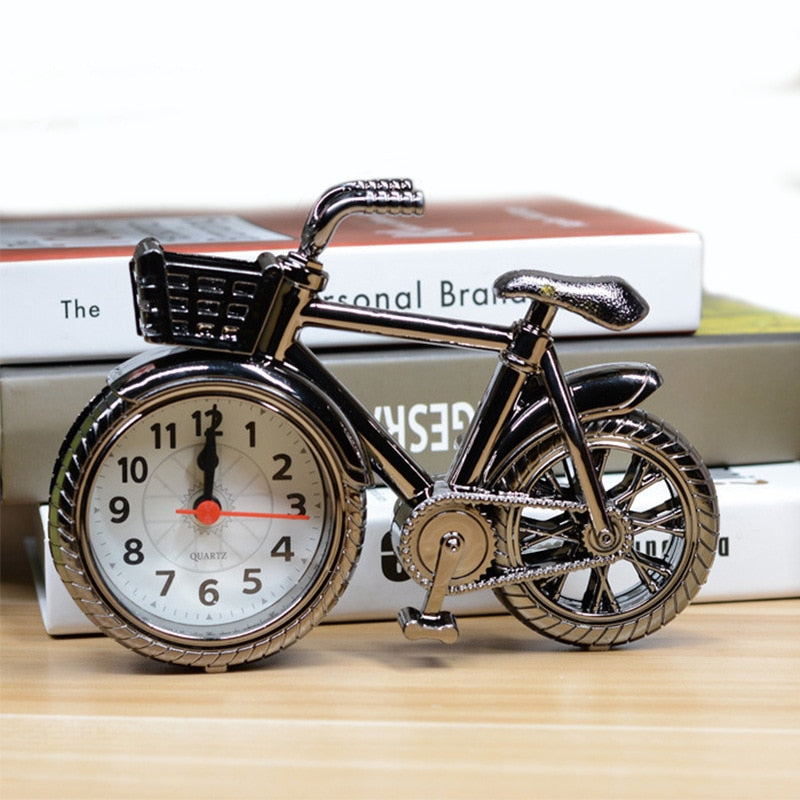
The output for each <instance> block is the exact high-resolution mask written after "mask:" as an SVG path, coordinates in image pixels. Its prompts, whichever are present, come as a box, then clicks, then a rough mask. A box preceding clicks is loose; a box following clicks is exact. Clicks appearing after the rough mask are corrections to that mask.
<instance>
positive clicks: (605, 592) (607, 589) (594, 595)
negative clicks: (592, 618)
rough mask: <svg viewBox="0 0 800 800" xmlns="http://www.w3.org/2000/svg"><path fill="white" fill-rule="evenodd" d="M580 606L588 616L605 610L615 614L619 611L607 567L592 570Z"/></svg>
mask: <svg viewBox="0 0 800 800" xmlns="http://www.w3.org/2000/svg"><path fill="white" fill-rule="evenodd" d="M581 605H582V607H583V610H584V612H586V613H588V614H599V613H601V612H602V611H606V610H608V611H611V612H613V613H617V612H618V611H619V610H620V608H619V603H618V602H617V598H616V597H615V595H614V592H613V591H612V589H611V585H610V583H609V580H608V567H607V566H606V567H596V568H595V569H593V570H592V572H591V575H590V577H589V582H588V584H587V586H586V591H585V592H584V594H583V600H582V601H581Z"/></svg>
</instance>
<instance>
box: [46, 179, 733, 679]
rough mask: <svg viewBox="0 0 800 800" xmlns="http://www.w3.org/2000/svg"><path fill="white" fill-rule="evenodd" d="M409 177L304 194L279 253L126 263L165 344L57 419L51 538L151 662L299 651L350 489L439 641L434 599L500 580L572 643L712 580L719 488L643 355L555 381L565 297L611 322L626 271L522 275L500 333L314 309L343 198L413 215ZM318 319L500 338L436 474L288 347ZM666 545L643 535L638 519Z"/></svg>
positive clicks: (663, 613)
mask: <svg viewBox="0 0 800 800" xmlns="http://www.w3.org/2000/svg"><path fill="white" fill-rule="evenodd" d="M422 208H423V198H422V195H421V193H419V192H417V191H415V190H414V188H413V186H412V184H411V182H410V181H406V180H378V181H353V182H349V183H344V184H341V185H339V186H335V187H333V188H332V189H330V190H329V191H327V192H326V193H325V194H324V195H322V197H321V198H320V199H319V200H318V201H317V203H316V204H315V206H314V207H313V208H312V210H311V212H310V214H309V216H308V219H307V221H306V224H305V226H304V229H303V232H302V237H301V241H300V245H299V247H298V249H297V250H296V251H295V252H292V253H290V254H289V255H286V256H280V257H275V256H273V255H271V254H269V253H263V254H262V255H261V256H259V257H258V259H256V260H255V261H254V262H245V261H238V260H233V259H228V258H220V257H207V256H199V255H181V254H177V253H170V252H165V251H164V250H163V249H162V247H161V245H160V244H159V242H158V241H156V240H155V239H145V240H143V241H142V242H140V243H139V245H138V246H137V247H136V251H135V253H134V255H133V260H132V261H131V276H132V284H133V294H134V300H135V306H136V311H137V322H138V326H139V332H140V333H141V335H142V336H143V337H144V338H145V339H146V340H147V341H149V342H153V343H156V344H161V345H164V347H163V348H162V349H159V350H155V351H152V352H148V353H145V354H142V355H140V356H137V357H135V358H133V359H131V360H130V361H128V362H126V363H125V364H123V365H121V366H120V367H117V368H116V369H114V370H113V371H112V372H111V373H110V374H109V376H108V381H107V385H106V387H105V388H104V389H103V390H102V391H101V392H100V393H99V394H98V395H97V396H96V397H95V398H94V399H93V400H92V401H91V402H90V403H89V405H88V407H87V408H86V409H85V410H84V412H83V413H82V414H81V415H80V416H79V417H78V419H77V420H76V421H75V423H74V425H73V426H72V428H71V430H70V431H69V433H68V434H67V436H66V439H65V441H64V443H63V445H62V448H61V451H60V453H59V455H58V458H57V461H56V464H55V468H54V474H53V481H52V487H51V499H50V512H49V540H50V550H51V554H52V557H53V559H54V562H55V565H56V568H57V570H58V572H59V574H60V576H61V578H62V579H63V581H64V583H65V584H66V586H67V589H68V590H69V592H70V593H71V594H72V596H73V598H74V599H75V600H76V601H77V603H78V604H79V605H80V607H81V608H82V609H83V611H84V612H85V613H86V614H87V615H88V616H89V617H90V618H91V619H92V620H93V621H94V622H95V623H96V624H97V625H98V626H99V628H100V629H101V630H103V631H104V632H105V633H106V634H108V635H109V636H111V637H113V638H115V639H117V640H118V641H120V642H121V643H122V644H123V645H125V646H127V647H129V648H131V649H132V650H135V651H137V652H139V653H141V654H143V655H146V656H151V657H153V658H156V659H160V660H162V661H167V662H173V663H175V664H182V665H191V666H196V667H202V668H205V669H206V670H207V671H221V670H224V669H226V668H227V667H228V666H231V665H234V664H240V663H243V662H248V661H252V660H254V659H259V658H262V657H264V656H268V655H270V654H272V653H275V652H276V651H278V650H280V649H282V648H285V647H287V646H288V645H291V644H292V643H293V642H295V641H296V640H297V639H299V638H300V637H301V636H303V635H304V634H306V633H307V632H308V631H309V630H311V628H313V627H314V626H315V625H316V624H317V623H319V622H320V620H322V618H323V617H324V616H325V614H326V612H328V611H329V610H330V609H331V607H332V606H333V605H334V604H335V603H336V601H337V598H339V596H340V595H341V594H342V592H343V591H344V590H345V588H346V586H347V583H348V578H349V576H350V574H351V572H352V570H353V568H354V566H355V564H356V561H357V559H358V555H359V550H360V548H361V543H362V538H363V535H364V522H365V507H366V503H365V492H366V489H367V488H368V487H370V486H372V485H375V484H376V483H379V482H383V483H385V484H386V485H387V486H389V487H391V489H392V490H393V491H394V492H395V493H396V495H397V498H398V499H397V505H396V512H395V520H394V526H393V534H394V543H395V550H396V553H397V557H398V559H399V561H400V563H401V564H402V567H403V569H404V570H405V571H406V572H407V573H408V575H409V576H411V578H413V579H414V580H415V581H417V582H418V583H419V584H421V586H423V587H424V588H425V590H426V595H425V602H424V606H423V607H422V608H419V609H417V608H405V609H402V610H400V611H399V615H398V618H399V621H400V624H401V627H402V629H403V631H404V633H405V635H406V636H407V637H409V638H411V639H437V640H440V641H444V642H453V641H455V639H456V638H457V636H458V627H457V624H456V620H455V619H454V617H453V615H452V614H451V613H449V612H448V611H447V610H446V608H445V606H446V603H447V598H448V596H451V595H453V594H459V593H462V592H470V591H477V590H483V589H491V590H493V591H494V592H495V593H496V594H497V595H498V597H499V598H500V600H501V601H502V602H503V604H504V605H505V607H506V608H507V609H508V611H509V612H510V613H511V614H513V615H514V616H515V617H517V618H519V619H520V620H521V621H522V622H523V623H525V624H526V625H527V626H529V627H531V628H533V629H534V630H536V631H538V632H540V633H542V634H544V635H545V636H549V637H552V638H554V639H557V640H559V641H562V642H567V643H570V644H574V645H577V646H579V647H584V648H608V647H610V646H613V645H619V644H623V643H626V642H630V641H633V640H635V639H638V638H640V637H642V636H644V635H646V634H649V633H652V632H653V631H655V630H656V629H658V628H660V627H661V626H662V625H664V624H665V623H667V622H669V621H670V620H671V619H673V618H674V617H675V615H676V614H678V613H679V612H680V611H681V610H682V609H683V608H684V607H685V606H686V605H687V604H688V603H689V601H690V600H691V598H692V597H693V596H694V595H695V594H696V592H697V591H698V589H699V588H700V586H701V585H702V584H703V583H704V582H705V580H706V577H707V575H708V572H709V569H710V567H711V564H712V561H713V557H714V553H715V551H716V540H717V536H718V511H717V503H716V496H715V492H714V487H713V483H712V481H711V479H710V477H709V474H708V471H707V470H706V468H705V466H704V465H703V463H702V461H701V460H700V458H699V456H698V455H697V453H696V452H695V450H694V449H693V448H692V447H691V445H689V444H688V443H687V442H686V441H685V440H684V439H683V438H682V436H681V435H680V434H679V433H677V432H676V431H675V430H673V429H672V428H671V427H670V426H669V425H667V424H666V423H664V422H662V421H661V420H659V419H656V418H654V417H652V416H650V415H649V414H647V413H645V412H643V411H642V410H640V409H638V408H637V406H638V405H639V404H640V403H641V402H642V401H643V400H644V399H645V398H646V397H648V396H649V395H650V394H651V393H652V392H654V391H655V390H656V389H657V388H658V386H659V385H660V380H661V379H660V377H659V375H658V373H657V371H656V370H655V369H654V368H653V367H652V366H650V365H648V364H634V363H630V364H612V365H601V366H595V367H590V368H585V369H581V370H577V371H574V372H570V373H567V374H564V373H563V372H562V370H561V367H560V366H559V362H558V358H557V355H556V351H555V348H554V345H553V340H552V337H551V336H550V333H549V329H550V326H551V323H552V321H553V317H554V315H555V314H556V312H557V311H558V310H565V311H568V312H572V313H576V314H580V315H581V316H583V317H585V318H586V319H588V320H590V321H592V322H594V323H597V324H598V325H602V326H605V327H606V328H610V329H612V330H624V329H627V328H629V327H631V326H633V325H635V324H636V323H637V322H639V321H640V320H641V319H642V318H643V317H644V316H645V314H646V313H647V311H648V307H647V304H646V303H645V301H644V300H643V299H642V298H641V297H640V296H639V295H638V294H637V293H636V292H635V291H634V290H633V289H632V288H631V287H630V286H629V285H628V284H626V283H625V282H624V281H622V280H620V279H617V278H611V277H602V278H570V277H565V276H559V275H553V274H549V273H544V272H535V271H530V270H519V271H514V272H509V273H506V274H504V275H501V276H500V277H499V278H498V279H497V280H496V282H495V287H494V288H495V291H496V293H497V294H498V295H500V296H502V297H513V298H527V299H528V300H529V301H530V302H529V305H528V309H527V313H526V314H525V316H524V318H522V319H521V320H520V321H519V322H517V323H516V324H514V325H513V326H511V327H508V328H506V327H501V326H494V325H485V324H477V323H469V322H456V321H454V320H448V319H439V318H433V319H432V318H429V317H424V316H421V315H414V314H411V313H401V312H389V311H386V310H380V311H379V310H376V309H369V308H363V307H355V306H350V305H343V304H337V303H331V302H326V301H323V300H322V299H320V298H319V297H318V293H319V292H320V290H321V289H322V288H323V287H324V285H325V282H326V278H327V276H326V274H325V272H324V271H323V270H322V265H321V263H320V260H319V257H320V254H321V253H322V251H323V249H324V247H325V246H326V245H327V243H328V241H329V240H330V238H331V236H332V235H333V233H334V231H335V229H336V227H337V226H338V224H339V223H340V222H341V221H342V220H343V219H344V218H345V217H346V216H347V215H349V214H352V213H356V212H360V213H379V214H387V213H388V214H419V213H422ZM312 325H313V326H324V327H327V328H333V329H346V330H349V331H360V332H364V333H370V334H382V335H384V336H395V337H402V338H404V339H407V340H413V341H419V342H427V343H433V344H438V345H447V346H455V347H466V348H480V349H484V350H489V351H494V352H496V353H497V354H498V356H499V358H498V363H497V367H496V369H495V372H494V374H493V376H492V378H491V380H490V383H489V385H488V387H487V389H486V392H485V394H484V396H483V399H482V401H481V403H480V406H479V408H478V410H477V412H476V414H475V416H474V418H473V420H472V422H471V425H470V428H469V429H468V431H467V433H466V435H465V436H464V438H463V441H462V442H461V443H460V445H459V449H458V451H457V452H456V455H455V458H454V461H453V464H452V466H451V467H450V470H449V472H448V473H447V474H446V475H442V476H432V475H429V474H427V472H426V471H425V470H424V469H423V468H422V467H421V466H420V465H419V464H418V463H417V462H416V461H414V460H413V459H412V458H411V456H410V455H409V454H408V453H407V452H406V451H405V450H404V449H403V448H402V447H400V445H399V444H398V443H397V442H396V441H394V439H392V437H391V436H390V435H389V434H388V433H387V432H386V431H385V430H384V429H383V428H382V427H381V426H380V425H379V424H378V423H377V422H376V420H375V418H374V417H373V416H372V415H371V414H370V413H369V412H368V411H367V409H365V408H364V407H363V406H362V405H361V404H360V403H359V402H358V401H357V400H355V399H354V398H353V396H352V395H351V394H350V393H349V392H348V390H347V389H346V388H345V387H344V386H343V385H341V384H340V383H339V382H338V381H337V380H336V379H335V378H334V377H333V376H332V375H331V374H330V373H329V372H328V371H327V370H326V369H325V368H324V367H323V366H322V364H321V363H320V362H319V361H318V360H317V359H316V358H315V357H314V355H313V354H312V353H311V352H310V351H309V350H308V349H307V348H306V347H305V346H304V345H303V344H302V343H301V342H300V341H299V337H298V333H299V331H300V330H301V329H302V328H304V327H305V326H312ZM654 533H655V534H657V536H658V537H659V539H660V547H659V553H658V555H653V554H646V553H645V552H640V551H639V550H638V549H637V548H636V547H635V543H636V538H637V536H639V535H640V534H647V535H649V536H651V537H652V535H653V534H654Z"/></svg>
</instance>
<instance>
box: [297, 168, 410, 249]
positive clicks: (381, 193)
mask: <svg viewBox="0 0 800 800" xmlns="http://www.w3.org/2000/svg"><path fill="white" fill-rule="evenodd" d="M424 208H425V199H424V197H423V195H422V192H418V191H415V190H414V186H413V184H412V182H411V181H410V180H408V179H406V178H399V179H388V180H370V181H349V182H347V183H343V184H339V185H338V186H333V187H331V188H330V189H328V191H327V192H325V193H324V194H323V195H322V197H320V199H319V200H318V201H317V203H316V205H315V206H314V208H312V209H311V212H310V213H309V215H308V218H307V219H306V223H305V226H304V227H303V233H302V235H301V237H300V248H299V252H300V254H301V255H302V256H305V257H307V258H316V257H317V256H318V255H319V254H320V253H321V252H322V251H323V250H324V249H325V246H326V245H327V244H328V242H329V241H330V239H331V237H332V236H333V234H334V231H335V230H336V228H337V227H338V226H339V223H340V222H341V221H342V220H343V219H344V218H345V217H347V216H349V215H350V214H356V213H363V214H405V215H409V214H422V212H423V211H424Z"/></svg>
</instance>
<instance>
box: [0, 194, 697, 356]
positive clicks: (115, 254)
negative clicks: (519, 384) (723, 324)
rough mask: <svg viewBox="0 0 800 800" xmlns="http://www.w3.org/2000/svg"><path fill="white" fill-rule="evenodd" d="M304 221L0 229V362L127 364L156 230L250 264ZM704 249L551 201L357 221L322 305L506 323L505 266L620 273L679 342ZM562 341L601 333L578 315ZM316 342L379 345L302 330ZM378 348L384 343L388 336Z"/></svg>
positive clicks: (692, 324) (649, 324)
mask: <svg viewBox="0 0 800 800" xmlns="http://www.w3.org/2000/svg"><path fill="white" fill-rule="evenodd" d="M304 219H305V212H297V211H295V212H281V211H275V212H266V213H262V214H249V215H233V214H220V215H205V216H199V215H185V216H171V217H154V216H150V217H109V218H98V219H88V218H79V219H38V220H31V219H4V220H0V364H2V363H5V364H12V363H32V362H42V361H67V360H99V359H110V358H120V359H121V358H125V357H127V356H129V355H132V354H134V353H137V352H139V351H141V350H142V349H144V343H143V341H142V340H141V339H140V338H139V337H138V336H137V334H136V326H135V319H134V311H133V302H132V298H131V291H130V278H129V275H128V263H129V261H130V258H131V256H132V253H133V249H134V247H135V245H136V243H137V242H138V241H139V240H140V239H141V238H143V237H145V236H148V235H153V236H156V238H158V239H159V240H160V241H161V243H162V245H163V246H164V248H165V249H166V250H172V251H176V252H182V253H204V254H212V255H224V256H228V257H235V258H241V259H245V260H253V259H255V257H256V256H257V255H258V254H259V253H261V252H263V251H269V252H272V253H274V254H276V255H280V254H282V253H286V252H288V251H290V250H292V249H294V248H295V247H297V245H298V241H297V238H296V237H298V236H299V235H300V232H301V230H302V226H303V222H304ZM702 257H703V253H702V241H701V238H700V236H699V235H698V234H697V233H695V232H693V231H690V230H686V229H684V228H680V227H676V226H673V225H668V224H665V223H661V222H657V221H653V220H647V219H643V218H639V217H636V216H632V215H630V214H624V213H621V212H618V211H615V210H612V209H607V208H598V207H595V206H589V205H585V204H581V203H575V202H571V201H568V200H560V199H557V198H551V197H539V198H535V197H534V198H530V199H528V200H515V201H508V202H499V201H492V202H484V203H469V204H467V203H463V204H443V205H441V206H437V205H436V204H435V203H429V206H428V210H427V211H426V213H425V215H424V216H422V217H414V218H409V217H392V216H380V215H353V216H352V217H350V218H348V219H347V220H345V221H344V222H343V223H342V225H341V226H340V228H339V229H338V230H337V232H336V234H335V236H334V237H333V240H332V242H331V244H330V246H329V247H328V248H327V249H326V250H325V251H324V252H323V254H322V261H323V264H324V267H325V270H326V272H327V273H328V275H329V282H328V285H327V287H326V289H325V290H324V291H323V292H322V293H321V297H323V298H325V299H328V300H331V301H335V302H343V303H350V304H354V305H357V306H370V307H376V308H385V309H388V310H392V311H409V312H413V313H420V314H424V315H426V316H430V317H445V318H452V319H456V320H470V321H476V322H483V323H490V324H500V325H507V324H511V323H512V322H514V321H515V320H516V319H518V318H520V317H521V316H523V315H524V313H525V310H526V308H527V301H525V300H519V299H518V298H514V299H496V298H495V297H494V294H493V291H492V286H493V283H494V280H495V278H497V277H498V276H499V275H500V274H502V273H503V272H506V271H508V270H512V269H539V270H544V271H547V272H555V273H559V274H566V275H593V276H598V275H617V276H619V277H621V278H624V279H625V280H627V281H628V282H629V283H630V284H631V285H632V286H633V287H634V288H635V289H636V290H637V291H638V292H639V293H640V294H641V295H642V296H644V298H645V299H646V300H647V301H648V303H649V304H650V314H649V315H648V317H647V318H646V319H645V320H644V321H643V322H642V323H641V324H640V325H638V326H637V327H636V328H635V331H636V332H638V333H665V332H669V333H676V332H680V333H687V332H691V331H694V330H696V328H697V326H698V325H699V322H700V307H701V294H702ZM554 332H555V334H556V335H559V336H599V335H608V331H604V330H603V329H601V328H599V327H598V326H596V325H592V324H591V323H589V322H587V321H586V320H584V319H582V318H580V317H577V316H576V315H574V314H567V313H562V314H560V315H559V316H558V317H557V318H556V323H555V326H554ZM302 336H303V341H305V342H306V343H307V344H309V345H311V346H321V347H329V346H350V345H362V344H364V343H366V342H369V341H375V340H376V338H377V337H371V338H370V339H367V338H366V337H364V336H362V335H360V334H358V333H352V332H342V331H335V332H334V331H327V330H324V329H321V328H309V329H308V330H307V331H304V332H303V334H302ZM383 341H385V340H383Z"/></svg>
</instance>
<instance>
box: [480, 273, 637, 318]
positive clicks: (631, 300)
mask: <svg viewBox="0 0 800 800" xmlns="http://www.w3.org/2000/svg"><path fill="white" fill-rule="evenodd" d="M494 288H495V292H496V293H497V294H498V295H499V296H500V297H529V298H530V299H531V300H536V301H538V302H541V303H546V304H547V305H554V306H559V307H560V308H564V309H566V310H567V311H572V312H573V313H575V314H579V315H580V316H582V317H584V318H585V319H588V320H589V322H593V323H595V324H596V325H602V326H603V327H604V328H609V329H611V330H615V331H623V330H627V329H628V328H631V327H633V326H634V325H636V324H637V323H639V322H641V321H642V320H643V319H644V318H645V317H646V316H647V314H648V312H649V310H650V307H649V306H648V305H647V302H646V301H645V299H644V298H643V297H642V296H641V295H640V294H639V293H638V292H637V291H636V290H635V289H634V288H633V287H632V286H630V285H629V284H628V283H627V282H626V281H624V280H622V278H614V277H603V278H575V277H571V276H567V275H555V274H553V273H549V272H534V271H532V270H516V271H513V272H506V273H505V274H504V275H501V276H500V277H499V278H498V279H497V280H496V281H495V283H494Z"/></svg>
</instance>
